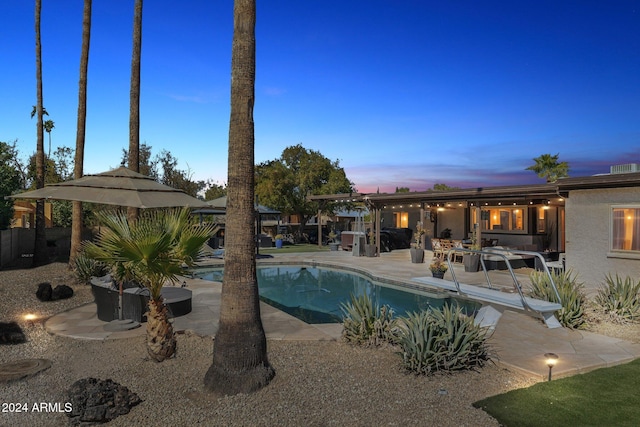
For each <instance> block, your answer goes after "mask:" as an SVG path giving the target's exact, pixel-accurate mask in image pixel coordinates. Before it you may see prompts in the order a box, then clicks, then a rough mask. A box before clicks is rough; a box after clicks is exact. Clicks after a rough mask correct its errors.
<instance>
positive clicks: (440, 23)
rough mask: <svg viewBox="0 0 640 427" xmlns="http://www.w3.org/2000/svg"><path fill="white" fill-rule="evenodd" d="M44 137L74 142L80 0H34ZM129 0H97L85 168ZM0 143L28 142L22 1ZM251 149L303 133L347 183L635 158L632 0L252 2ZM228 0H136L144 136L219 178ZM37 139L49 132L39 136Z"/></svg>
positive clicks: (428, 181) (639, 48) (113, 135)
mask: <svg viewBox="0 0 640 427" xmlns="http://www.w3.org/2000/svg"><path fill="white" fill-rule="evenodd" d="M42 3H43V7H42V54H43V83H44V84H43V88H44V106H45V108H46V109H47V110H48V112H49V114H50V116H49V117H45V119H47V118H48V119H51V120H53V121H54V122H55V129H54V130H53V132H52V134H51V136H52V142H53V148H52V151H54V150H55V148H56V147H57V146H68V147H72V148H75V140H76V121H77V104H78V77H79V60H80V46H81V36H82V34H81V31H82V9H83V1H82V0H55V1H54V0H42ZM133 3H134V2H133V0H130V1H122V0H119V1H94V2H93V23H92V34H91V51H90V57H89V73H88V80H89V87H88V107H87V133H86V148H85V171H84V172H85V174H89V173H98V172H103V171H106V170H109V169H112V168H115V167H118V166H119V165H120V160H121V157H122V149H123V148H126V147H128V138H129V83H130V65H131V45H132V40H131V37H132V27H133ZM0 17H1V18H0V21H1V22H2V25H0V37H1V39H2V43H0V58H1V62H2V80H1V81H2V83H1V92H0V93H1V94H2V102H0V141H5V142H9V143H11V142H13V141H15V140H17V143H18V148H19V150H20V152H21V154H22V156H23V157H24V158H26V157H27V156H28V155H30V154H31V153H33V152H34V151H35V147H36V123H35V119H31V118H30V112H31V109H32V106H33V105H35V104H36V78H35V68H36V67H35V32H34V2H33V1H22V0H21V1H2V2H0ZM256 31H257V35H256V43H257V67H256V68H257V69H256V74H257V75H256V105H255V111H254V118H255V141H256V145H255V147H256V162H262V161H266V160H272V159H275V158H278V157H279V156H280V154H281V153H282V150H283V149H284V148H286V147H288V146H291V145H295V144H298V143H300V144H302V145H303V146H304V147H306V148H309V149H314V150H317V151H320V152H321V153H322V154H323V155H325V156H326V157H328V158H330V159H332V160H336V159H337V160H340V164H341V166H343V167H344V168H345V170H346V173H347V177H348V178H349V179H350V180H351V181H352V182H353V183H354V184H355V187H356V189H357V190H358V191H361V192H373V191H376V190H377V189H380V191H381V192H393V191H395V188H396V187H409V188H410V189H411V190H412V191H422V190H426V189H428V188H432V187H433V185H434V184H435V183H444V184H447V185H451V186H459V187H463V188H469V187H477V186H497V185H512V184H526V183H542V182H544V180H543V179H541V178H538V177H537V176H536V175H535V174H534V173H533V172H531V171H526V170H525V168H526V167H528V166H530V165H531V164H533V160H532V159H533V158H534V157H537V156H539V155H541V154H544V153H549V154H556V153H559V155H560V161H566V162H568V163H569V167H570V171H569V174H570V176H585V175H592V174H596V173H608V172H609V167H610V166H611V165H615V164H624V163H640V0H614V1H602V0H575V1H564V0H555V1H529V2H520V1H515V2H513V1H484V2H474V1H455V2H449V1H428V0H421V1H413V0H412V1H409V0H395V1H392V0H387V1H381V0H369V1H360V0H349V1H333V0H325V1H312V0H305V1H299V0H297V1H291V0H289V1H284V0H271V1H258V10H257V28H256ZM232 32H233V1H232V0H226V1H222V0H216V1H211V0H191V1H187V2H176V1H166V0H157V1H146V2H145V3H144V10H143V40H142V86H141V87H142V89H141V92H142V97H141V106H140V109H141V110H140V117H141V126H140V141H141V142H144V143H146V144H148V145H150V146H152V147H153V148H152V152H153V154H158V153H160V151H161V150H163V149H166V150H169V151H170V152H171V153H172V154H173V156H174V157H176V158H177V159H178V160H179V165H178V167H179V168H180V169H184V170H186V169H189V170H190V171H191V172H192V173H193V177H192V179H198V180H199V179H202V180H206V179H212V180H214V181H217V182H218V183H219V184H221V183H224V182H226V171H227V139H228V126H229V125H228V124H229V105H230V100H229V98H230V95H229V92H230V69H231V38H232ZM47 146H48V142H47V135H46V134H45V150H47Z"/></svg>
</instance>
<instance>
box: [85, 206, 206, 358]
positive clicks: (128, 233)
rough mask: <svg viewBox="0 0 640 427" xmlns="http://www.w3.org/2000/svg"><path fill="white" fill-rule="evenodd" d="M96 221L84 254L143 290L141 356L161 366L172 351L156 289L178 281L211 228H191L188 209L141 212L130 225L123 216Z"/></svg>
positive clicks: (172, 342) (164, 311)
mask: <svg viewBox="0 0 640 427" xmlns="http://www.w3.org/2000/svg"><path fill="white" fill-rule="evenodd" d="M98 219H99V220H100V222H101V224H102V225H103V226H104V227H103V228H101V231H100V234H99V235H98V238H97V241H96V242H95V243H94V242H90V241H87V242H86V243H85V246H84V250H85V253H86V255H87V256H88V257H90V258H93V259H95V260H97V261H100V262H103V263H105V264H106V265H108V266H109V267H110V269H111V274H112V275H113V276H114V277H115V278H116V280H117V281H118V282H120V283H122V282H123V281H135V282H136V283H138V284H141V285H143V286H145V287H146V288H147V289H149V295H150V299H149V312H148V314H147V352H148V353H149V356H151V358H153V360H155V361H156V362H162V361H163V360H165V359H167V358H169V357H171V356H173V354H174V353H175V351H176V339H175V336H174V333H173V327H172V325H171V323H169V318H168V312H167V307H166V306H165V304H164V301H163V299H162V294H161V291H162V286H164V285H165V283H167V282H174V283H175V282H177V281H178V278H177V275H178V274H181V273H183V269H182V264H183V263H184V264H186V265H188V266H193V264H194V261H195V259H196V257H197V256H198V254H199V253H200V251H201V250H202V245H203V244H204V243H205V242H206V241H207V240H208V239H209V237H210V236H211V234H212V233H213V228H212V226H210V225H205V226H197V225H196V224H195V221H194V218H193V217H192V216H191V210H190V209H188V208H183V209H181V210H178V209H174V210H171V211H164V210H155V211H146V212H145V213H144V214H143V215H141V216H139V217H138V218H137V219H135V220H133V221H131V220H129V219H128V218H127V215H125V214H124V213H118V214H115V215H114V214H108V213H104V212H101V213H99V214H98Z"/></svg>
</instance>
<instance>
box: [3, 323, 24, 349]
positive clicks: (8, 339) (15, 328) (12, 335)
mask: <svg viewBox="0 0 640 427" xmlns="http://www.w3.org/2000/svg"><path fill="white" fill-rule="evenodd" d="M26 340H27V337H26V336H25V335H24V332H23V331H22V328H21V327H20V325H18V324H17V323H16V322H9V323H5V322H0V344H20V343H23V342H25V341H26Z"/></svg>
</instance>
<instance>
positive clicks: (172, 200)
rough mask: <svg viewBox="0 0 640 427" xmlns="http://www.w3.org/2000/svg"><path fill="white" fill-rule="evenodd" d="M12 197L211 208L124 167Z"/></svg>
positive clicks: (180, 191)
mask: <svg viewBox="0 0 640 427" xmlns="http://www.w3.org/2000/svg"><path fill="white" fill-rule="evenodd" d="M8 197H9V198H12V199H49V200H72V201H77V202H90V203H101V204H105V205H116V206H127V207H133V208H141V209H144V208H167V207H176V206H186V207H193V208H204V207H209V205H207V203H206V202H204V201H202V200H198V199H196V198H195V197H191V196H190V195H188V194H187V193H185V192H184V191H182V190H178V189H175V188H172V187H169V186H167V185H164V184H160V183H159V182H156V181H154V180H153V179H152V178H150V177H148V176H146V175H142V174H140V173H137V172H134V171H132V170H130V169H128V168H126V167H124V166H120V167H119V168H117V169H113V170H110V171H107V172H102V173H99V174H95V175H85V176H83V177H82V178H79V179H74V180H71V181H65V182H58V183H56V184H48V185H46V186H45V187H43V188H39V189H37V190H33V191H27V192H24V193H20V194H14V195H12V196H8Z"/></svg>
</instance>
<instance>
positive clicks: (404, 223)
mask: <svg viewBox="0 0 640 427" xmlns="http://www.w3.org/2000/svg"><path fill="white" fill-rule="evenodd" d="M393 222H394V223H395V225H396V227H398V228H409V212H394V213H393Z"/></svg>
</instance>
